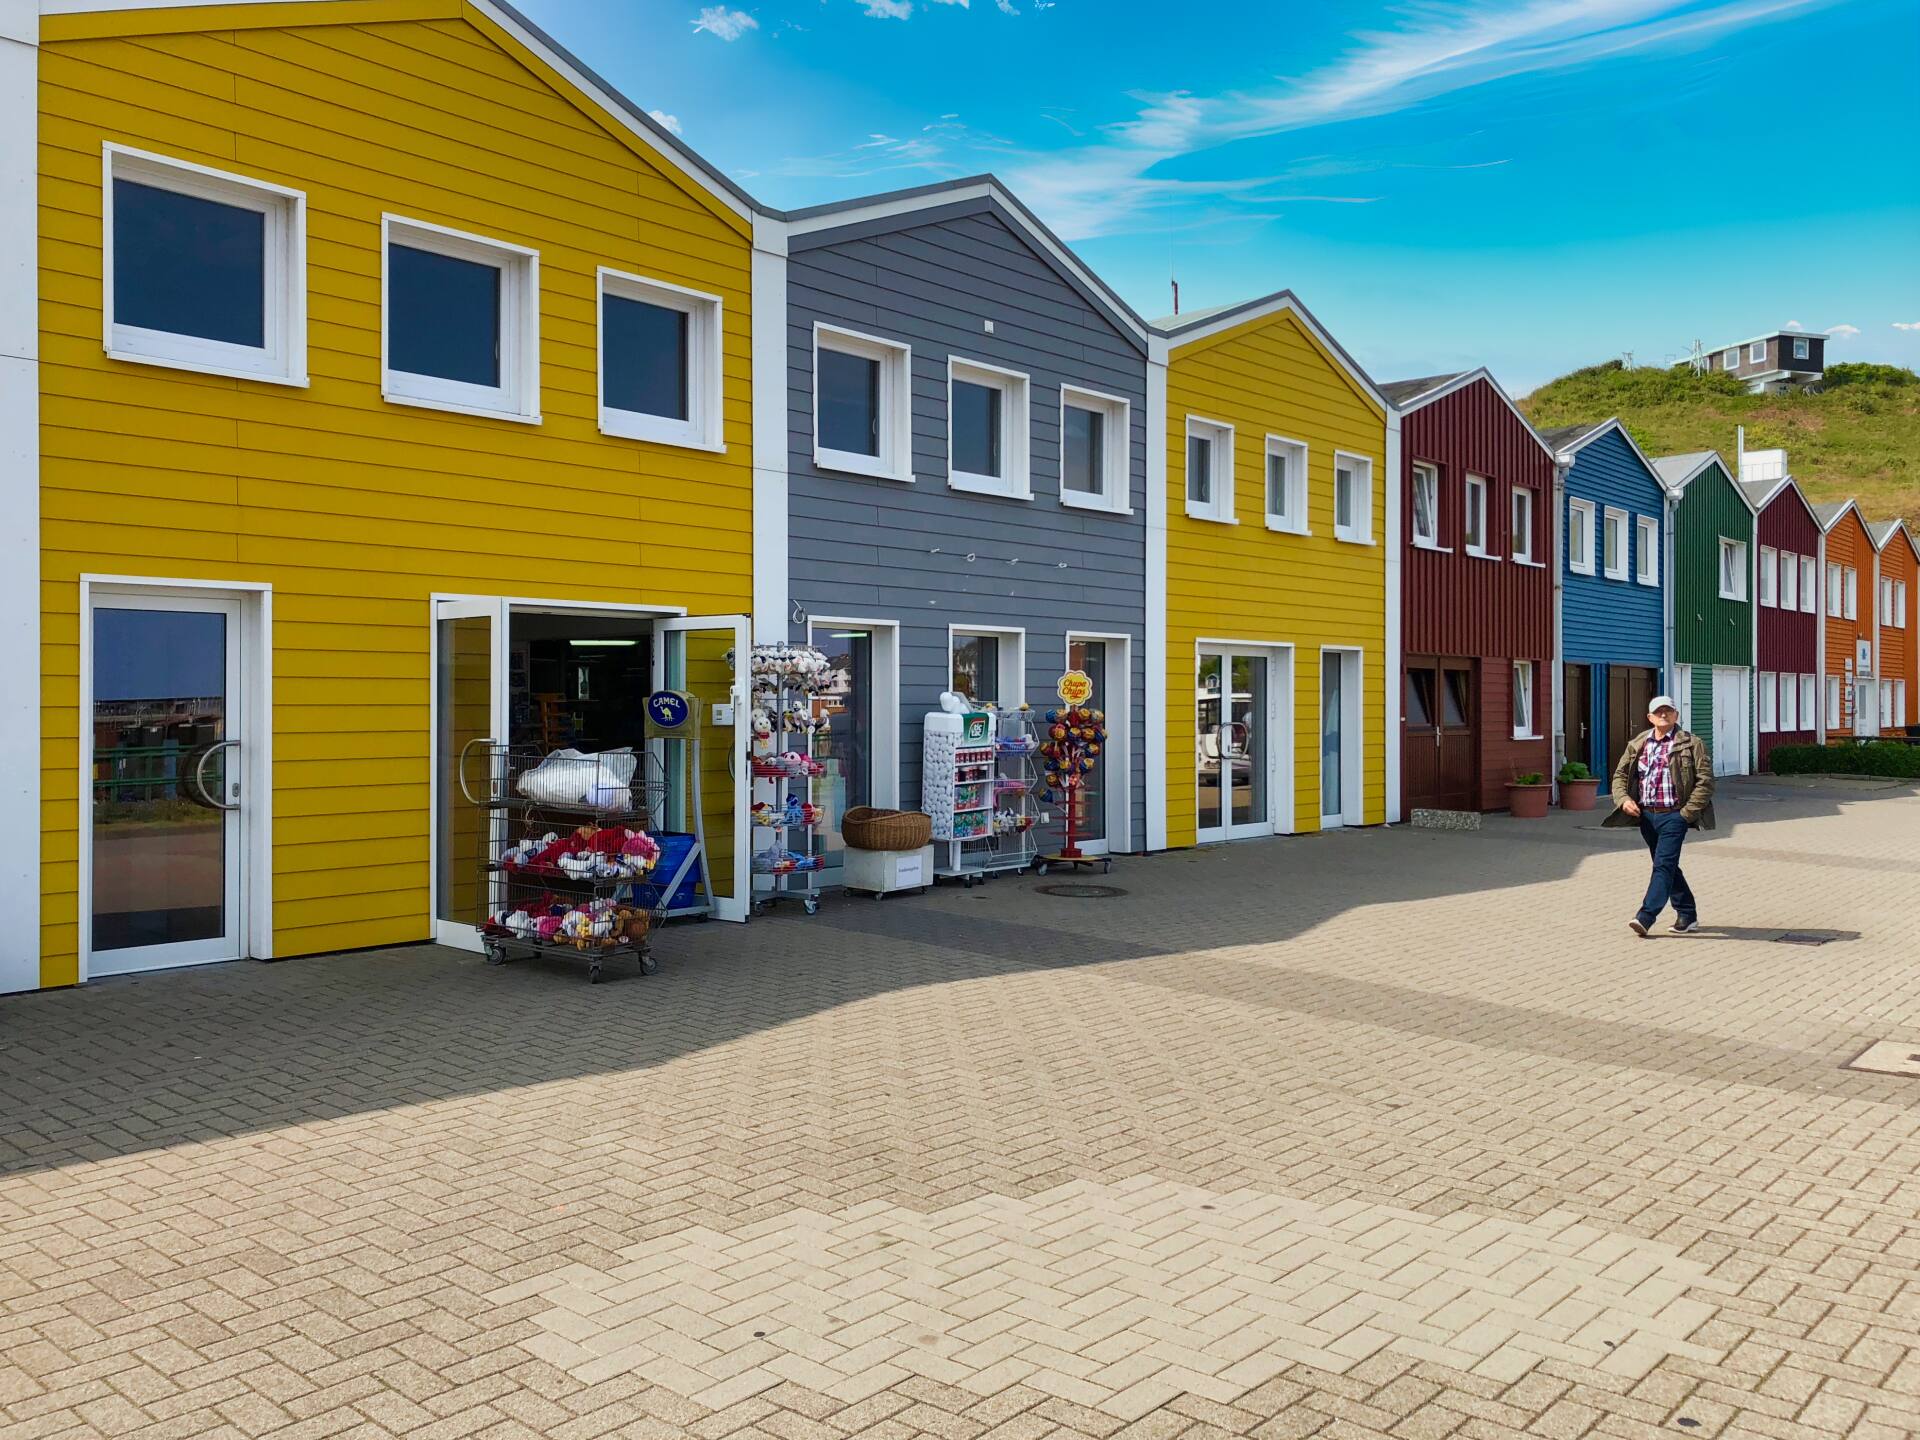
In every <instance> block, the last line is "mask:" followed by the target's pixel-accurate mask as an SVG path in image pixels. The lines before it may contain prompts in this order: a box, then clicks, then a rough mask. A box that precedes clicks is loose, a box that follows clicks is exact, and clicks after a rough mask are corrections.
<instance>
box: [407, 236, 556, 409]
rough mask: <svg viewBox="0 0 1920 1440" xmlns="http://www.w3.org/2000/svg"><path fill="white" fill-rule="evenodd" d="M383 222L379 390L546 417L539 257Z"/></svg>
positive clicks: (433, 402)
mask: <svg viewBox="0 0 1920 1440" xmlns="http://www.w3.org/2000/svg"><path fill="white" fill-rule="evenodd" d="M381 225H382V229H383V231H384V237H385V252H386V267H385V268H386V273H385V284H386V303H385V307H384V327H383V328H384V331H385V346H384V348H385V353H386V365H385V368H384V370H383V371H382V374H381V379H380V393H381V394H382V395H383V396H385V397H386V399H388V400H389V401H392V402H394V403H395V404H400V405H424V406H426V407H428V408H429V409H435V410H453V411H456V412H458V413H461V414H466V415H490V416H494V417H496V418H499V419H504V420H522V421H526V422H529V423H537V422H538V421H539V419H540V321H539V274H540V270H539V267H540V259H539V256H538V254H537V253H536V252H534V251H532V250H528V249H525V248H524V247H522V246H519V245H509V244H506V243H504V242H502V241H498V240H489V239H486V238H484V237H482V236H479V235H466V234H462V233H461V232H459V231H457V230H446V229H442V228H441V227H440V226H437V225H426V224H422V223H420V222H419V221H414V220H402V219H400V218H398V217H397V216H393V215H388V216H385V217H383V219H382V221H381Z"/></svg>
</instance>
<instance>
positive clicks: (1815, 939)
mask: <svg viewBox="0 0 1920 1440" xmlns="http://www.w3.org/2000/svg"><path fill="white" fill-rule="evenodd" d="M1832 939H1833V936H1831V935H1813V934H1809V933H1808V932H1806V931H1804V930H1789V931H1788V932H1787V933H1786V934H1784V935H1776V936H1774V941H1773V943H1774V944H1776V945H1825V944H1826V943H1827V942H1828V941H1830V940H1832Z"/></svg>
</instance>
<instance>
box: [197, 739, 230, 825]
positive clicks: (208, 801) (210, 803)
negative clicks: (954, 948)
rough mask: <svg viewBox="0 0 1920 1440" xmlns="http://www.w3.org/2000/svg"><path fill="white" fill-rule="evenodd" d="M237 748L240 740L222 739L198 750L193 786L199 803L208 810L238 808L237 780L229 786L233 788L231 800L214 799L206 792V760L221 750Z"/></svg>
mask: <svg viewBox="0 0 1920 1440" xmlns="http://www.w3.org/2000/svg"><path fill="white" fill-rule="evenodd" d="M239 748H240V742H239V741H238V740H222V741H219V742H218V743H216V744H213V745H209V746H208V747H207V748H206V749H205V750H203V751H201V752H200V759H199V761H198V762H197V763H196V764H195V765H194V767H193V788H194V789H195V790H198V791H199V792H200V803H201V804H202V805H205V806H206V807H207V808H208V809H210V810H238V809H239V808H240V782H239V781H238V780H235V781H234V782H233V785H232V787H231V788H232V790H233V799H232V801H231V802H229V801H225V800H216V799H214V797H213V796H211V795H209V794H208V793H207V761H209V760H211V759H212V758H213V757H214V755H215V754H216V753H217V752H219V751H221V750H238V749H239Z"/></svg>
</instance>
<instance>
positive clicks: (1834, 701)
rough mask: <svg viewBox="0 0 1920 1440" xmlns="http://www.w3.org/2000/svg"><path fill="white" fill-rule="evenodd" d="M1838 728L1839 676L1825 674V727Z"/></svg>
mask: <svg viewBox="0 0 1920 1440" xmlns="http://www.w3.org/2000/svg"><path fill="white" fill-rule="evenodd" d="M1839 728H1840V677H1839V676H1838V675H1829V676H1827V729H1829V730H1838V729H1839Z"/></svg>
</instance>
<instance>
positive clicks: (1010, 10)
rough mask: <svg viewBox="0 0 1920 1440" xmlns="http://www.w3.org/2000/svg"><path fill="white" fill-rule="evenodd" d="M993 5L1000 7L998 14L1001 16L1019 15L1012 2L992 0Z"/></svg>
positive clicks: (1009, 0)
mask: <svg viewBox="0 0 1920 1440" xmlns="http://www.w3.org/2000/svg"><path fill="white" fill-rule="evenodd" d="M993 3H994V4H995V5H998V6H999V7H1000V13H1001V14H1002V15H1018V14H1019V13H1020V11H1019V8H1018V7H1017V6H1015V5H1014V3H1013V0H993Z"/></svg>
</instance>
